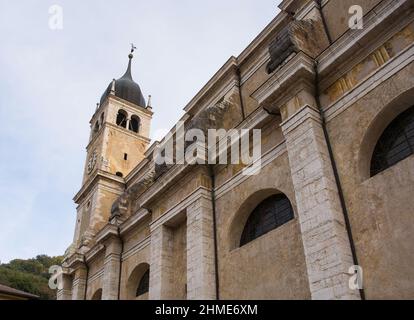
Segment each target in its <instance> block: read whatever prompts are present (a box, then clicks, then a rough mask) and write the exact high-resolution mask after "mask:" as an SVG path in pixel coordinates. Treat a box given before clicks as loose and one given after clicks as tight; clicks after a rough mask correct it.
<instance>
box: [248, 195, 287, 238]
mask: <svg viewBox="0 0 414 320" xmlns="http://www.w3.org/2000/svg"><path fill="white" fill-rule="evenodd" d="M293 217H294V216H293V209H292V206H291V204H290V201H289V199H288V198H287V197H286V196H285V195H284V194H277V195H273V196H270V197H269V198H267V199H265V200H264V201H262V202H261V203H260V204H259V205H258V206H257V207H256V208H255V209H254V210H253V212H252V213H251V214H250V216H249V218H248V219H247V222H246V225H245V226H244V230H243V233H242V236H241V239H240V246H243V245H245V244H246V243H248V242H250V241H253V240H254V239H256V238H259V237H260V236H262V235H264V234H265V233H267V232H269V231H271V230H273V229H276V228H277V227H280V226H281V225H283V224H285V223H286V222H288V221H290V220H292V219H293Z"/></svg>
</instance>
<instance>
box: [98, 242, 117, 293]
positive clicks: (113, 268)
mask: <svg viewBox="0 0 414 320" xmlns="http://www.w3.org/2000/svg"><path fill="white" fill-rule="evenodd" d="M105 247H106V250H105V260H104V274H103V281H102V283H103V286H102V300H118V290H119V279H120V278H119V275H120V272H121V260H120V259H121V254H122V245H121V241H120V239H119V238H117V237H110V238H108V239H107V240H106V241H105Z"/></svg>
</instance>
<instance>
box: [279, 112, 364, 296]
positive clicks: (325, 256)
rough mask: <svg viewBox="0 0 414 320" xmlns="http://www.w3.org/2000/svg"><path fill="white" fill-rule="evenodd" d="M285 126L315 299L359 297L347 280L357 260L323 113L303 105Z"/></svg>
mask: <svg viewBox="0 0 414 320" xmlns="http://www.w3.org/2000/svg"><path fill="white" fill-rule="evenodd" d="M282 114H283V113H282ZM281 126H282V130H283V133H284V135H285V138H286V146H287V150H288V156H289V164H290V168H291V174H292V179H293V184H294V188H295V196H296V204H297V211H298V212H297V213H298V218H299V223H300V228H301V233H302V241H303V247H304V252H305V258H306V267H307V272H308V277H309V285H310V291H311V295H312V299H360V296H359V292H358V291H353V290H351V289H350V288H349V284H348V283H349V275H348V274H347V272H348V269H349V267H351V266H352V265H353V264H354V263H353V258H352V254H351V249H350V244H349V239H348V235H347V232H346V228H345V222H344V217H343V212H342V208H341V205H340V200H339V195H338V189H337V185H336V182H335V178H334V173H333V169H332V165H331V162H330V157H329V152H328V148H327V143H326V140H325V137H324V133H323V128H322V121H321V117H320V114H319V112H318V110H317V109H316V108H315V107H311V106H309V105H304V106H303V107H301V108H299V110H298V111H297V112H296V113H295V114H293V115H291V116H290V117H289V118H288V119H287V120H285V121H284V122H283V123H282V125H281Z"/></svg>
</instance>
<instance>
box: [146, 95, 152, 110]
mask: <svg viewBox="0 0 414 320" xmlns="http://www.w3.org/2000/svg"><path fill="white" fill-rule="evenodd" d="M147 109H152V105H151V95H149V96H148V103H147Z"/></svg>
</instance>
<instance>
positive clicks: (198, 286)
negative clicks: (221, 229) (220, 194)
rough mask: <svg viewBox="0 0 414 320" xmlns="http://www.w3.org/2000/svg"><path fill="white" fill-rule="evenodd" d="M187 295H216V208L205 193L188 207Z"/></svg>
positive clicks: (214, 296)
mask: <svg viewBox="0 0 414 320" xmlns="http://www.w3.org/2000/svg"><path fill="white" fill-rule="evenodd" d="M187 298H188V299H190V300H191V299H201V300H208V299H215V298H216V282H215V265H214V232H213V210H212V204H211V199H206V198H205V197H200V198H199V199H197V200H196V201H195V202H193V203H192V204H191V205H190V206H188V207H187Z"/></svg>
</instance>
